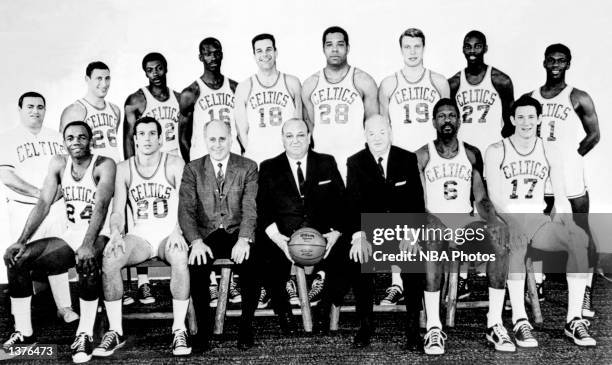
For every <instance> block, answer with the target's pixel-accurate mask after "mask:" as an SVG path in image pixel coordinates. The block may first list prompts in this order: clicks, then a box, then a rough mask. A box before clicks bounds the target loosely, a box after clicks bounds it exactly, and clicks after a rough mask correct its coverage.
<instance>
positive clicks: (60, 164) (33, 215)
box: [17, 155, 66, 244]
mask: <svg viewBox="0 0 612 365" xmlns="http://www.w3.org/2000/svg"><path fill="white" fill-rule="evenodd" d="M65 168H66V160H65V157H64V156H57V155H56V156H53V158H52V159H51V162H50V163H49V169H48V172H47V176H46V177H45V181H44V182H43V186H42V189H41V191H40V196H39V197H38V201H37V202H36V205H35V206H34V208H33V209H32V211H31V212H30V215H29V216H28V220H27V221H26V223H25V226H24V228H23V231H22V232H21V235H20V236H19V239H18V240H17V242H19V243H22V244H25V243H26V242H27V241H28V240H29V239H30V237H31V236H32V235H33V234H34V232H36V230H37V229H38V227H39V226H40V224H41V223H42V221H43V220H44V219H45V217H46V216H47V215H48V214H49V209H50V207H51V204H53V202H54V201H55V196H56V194H57V190H58V187H59V186H60V184H61V182H60V179H61V178H60V174H61V172H62V171H64V169H65Z"/></svg>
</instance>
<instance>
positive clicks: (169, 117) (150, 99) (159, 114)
mask: <svg viewBox="0 0 612 365" xmlns="http://www.w3.org/2000/svg"><path fill="white" fill-rule="evenodd" d="M141 90H142V92H143V94H144V95H145V99H146V101H147V103H146V108H145V110H144V113H143V115H144V116H147V117H152V118H155V120H157V121H158V122H159V124H161V126H162V129H163V131H162V133H163V135H162V136H161V137H162V138H163V141H164V143H163V145H162V151H176V150H178V148H179V145H178V139H177V130H178V116H179V103H178V100H177V99H176V96H175V95H174V91H173V90H171V89H168V92H169V93H170V96H169V97H168V100H165V101H159V100H157V99H156V98H155V97H154V96H153V94H151V92H150V91H149V89H147V88H146V87H143V88H142V89H141Z"/></svg>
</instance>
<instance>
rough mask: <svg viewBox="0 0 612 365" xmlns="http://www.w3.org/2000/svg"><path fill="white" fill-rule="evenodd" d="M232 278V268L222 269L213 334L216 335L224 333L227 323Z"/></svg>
mask: <svg viewBox="0 0 612 365" xmlns="http://www.w3.org/2000/svg"><path fill="white" fill-rule="evenodd" d="M231 276H232V269H231V268H229V267H224V268H222V269H221V283H220V284H219V301H218V302H217V311H216V312H215V329H214V332H213V333H214V334H215V335H220V334H222V333H223V324H224V322H225V311H226V309H227V296H228V291H229V282H230V277H231Z"/></svg>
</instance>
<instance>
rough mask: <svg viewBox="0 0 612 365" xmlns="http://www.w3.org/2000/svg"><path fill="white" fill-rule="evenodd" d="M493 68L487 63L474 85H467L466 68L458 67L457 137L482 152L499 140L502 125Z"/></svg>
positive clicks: (456, 97) (499, 100)
mask: <svg viewBox="0 0 612 365" xmlns="http://www.w3.org/2000/svg"><path fill="white" fill-rule="evenodd" d="M492 68H493V67H491V66H487V71H486V73H485V75H484V78H483V79H482V81H480V83H478V84H476V85H472V84H470V83H469V82H468V80H467V78H466V76H465V70H461V75H460V77H459V89H458V90H457V94H456V95H455V101H456V103H457V107H458V108H459V113H460V114H461V128H459V139H461V140H462V141H465V142H467V143H469V144H471V145H473V146H476V148H478V149H479V150H480V152H481V153H484V152H485V151H486V150H487V147H489V145H491V144H493V143H495V142H497V141H499V139H500V138H501V130H502V127H503V124H504V122H503V118H502V106H501V98H500V96H499V93H498V92H497V90H496V89H495V87H494V86H493V81H492V79H491V69H492Z"/></svg>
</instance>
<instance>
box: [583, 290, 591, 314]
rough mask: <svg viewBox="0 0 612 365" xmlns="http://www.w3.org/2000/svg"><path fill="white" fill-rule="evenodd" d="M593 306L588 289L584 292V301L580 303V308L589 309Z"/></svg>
mask: <svg viewBox="0 0 612 365" xmlns="http://www.w3.org/2000/svg"><path fill="white" fill-rule="evenodd" d="M592 306H593V298H592V297H591V291H590V290H589V289H587V290H585V291H584V300H583V301H582V308H586V309H591V307H592Z"/></svg>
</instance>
